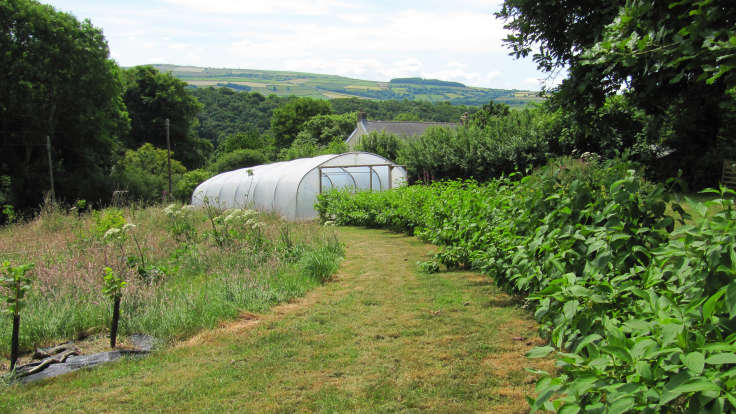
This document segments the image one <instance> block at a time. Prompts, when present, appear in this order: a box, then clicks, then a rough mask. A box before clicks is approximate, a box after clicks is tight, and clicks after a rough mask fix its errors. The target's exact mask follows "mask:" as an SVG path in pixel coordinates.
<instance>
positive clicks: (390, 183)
mask: <svg viewBox="0 0 736 414" xmlns="http://www.w3.org/2000/svg"><path fill="white" fill-rule="evenodd" d="M365 167H368V169H369V170H368V177H369V189H368V191H371V192H372V191H373V172H374V170H373V168H374V167H388V189H389V190H390V189H391V188H393V177H392V175H393V171H394V168H403V169H406V165H398V164H388V163H386V164H358V165H330V166H328V167H323V166H318V167H317V170H318V172H319V179H318V180H317V181H318V182H319V193H318V194H322V177H327V179H328V180H330V182H332V180H331V179H330V177H329V176H328V175H326V174H324V173H323V172H322V169H332V168H334V169H342V170H343V171H345V172H346V173H347V174H349V175H350V176H351V178H352V180H353V182H355V178H353V177H352V174H350V173H348V172H347V170H345V169H346V168H365ZM379 180H380V178H379ZM379 185H380V184H379Z"/></svg>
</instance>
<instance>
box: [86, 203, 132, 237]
mask: <svg viewBox="0 0 736 414" xmlns="http://www.w3.org/2000/svg"><path fill="white" fill-rule="evenodd" d="M92 217H93V219H94V229H93V232H94V235H95V236H96V237H97V238H98V239H99V240H102V239H103V237H104V236H105V233H107V231H108V230H110V229H112V228H118V229H122V228H123V226H125V217H123V210H121V209H119V208H114V207H111V208H107V209H105V210H102V211H95V212H93V213H92Z"/></svg>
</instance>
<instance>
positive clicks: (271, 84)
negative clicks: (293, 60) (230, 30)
mask: <svg viewBox="0 0 736 414" xmlns="http://www.w3.org/2000/svg"><path fill="white" fill-rule="evenodd" d="M153 67H155V68H156V69H157V70H159V71H161V72H169V73H171V74H172V75H173V76H175V77H176V78H178V79H181V80H183V81H185V82H187V83H188V84H189V85H191V86H193V87H197V88H201V87H208V86H214V87H228V88H231V89H234V90H238V91H253V92H259V93H261V94H263V95H270V94H275V95H279V96H288V95H295V96H304V97H311V98H321V99H333V98H363V99H377V100H389V99H397V100H403V99H407V100H421V101H428V102H450V103H452V104H461V105H483V104H486V103H488V102H489V101H491V100H493V101H495V102H501V103H505V104H507V105H510V106H512V107H520V106H525V105H527V104H528V103H531V102H540V101H542V98H540V97H539V95H538V92H535V91H524V90H516V89H490V88H479V87H471V86H465V85H463V84H462V83H459V82H447V81H441V80H436V79H422V78H397V79H392V80H391V81H389V82H376V81H368V80H361V79H352V78H346V77H343V76H337V75H321V74H314V73H304V72H287V71H271V70H254V69H228V68H205V67H197V66H177V65H153Z"/></svg>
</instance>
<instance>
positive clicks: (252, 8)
mask: <svg viewBox="0 0 736 414" xmlns="http://www.w3.org/2000/svg"><path fill="white" fill-rule="evenodd" d="M163 1H164V2H166V3H169V4H173V5H176V6H181V7H186V8H189V9H192V10H196V11H198V12H202V13H218V14H228V15H250V14H261V15H264V14H277V13H284V14H293V15H306V16H318V15H326V14H330V13H332V12H334V11H335V10H340V9H346V8H347V9H351V8H354V7H353V6H351V5H350V4H347V3H344V2H342V1H336V0H309V1H304V0H267V1H264V0H209V1H206V2H205V1H202V0H163Z"/></svg>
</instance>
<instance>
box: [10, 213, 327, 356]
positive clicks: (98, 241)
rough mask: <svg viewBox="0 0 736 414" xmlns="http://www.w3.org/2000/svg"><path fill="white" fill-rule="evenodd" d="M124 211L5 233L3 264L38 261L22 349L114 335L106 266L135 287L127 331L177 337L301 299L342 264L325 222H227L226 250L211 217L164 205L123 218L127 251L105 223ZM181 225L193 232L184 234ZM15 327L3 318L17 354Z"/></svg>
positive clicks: (126, 306) (124, 319)
mask: <svg viewBox="0 0 736 414" xmlns="http://www.w3.org/2000/svg"><path fill="white" fill-rule="evenodd" d="M175 210H176V211H183V210H182V209H180V208H179V207H176V208H175ZM117 213H118V212H115V211H112V210H105V211H102V212H97V213H95V214H83V215H81V216H78V215H77V214H76V213H68V212H66V211H63V210H61V209H58V208H45V209H43V210H42V211H41V212H40V213H39V215H38V216H37V217H35V218H34V219H33V220H30V221H28V222H24V223H16V224H11V225H8V226H5V227H2V228H0V260H10V261H11V262H12V263H14V264H20V263H35V264H36V267H35V270H34V274H33V275H34V283H33V290H32V292H30V294H29V297H28V305H27V308H25V309H24V311H23V314H22V315H21V336H20V344H21V349H22V350H26V351H27V350H31V349H32V348H33V347H34V346H42V345H47V344H50V343H52V342H58V341H63V340H68V339H75V338H77V337H82V336H85V335H89V334H90V333H101V332H104V331H106V329H107V327H108V326H109V324H110V319H111V316H112V315H111V311H110V308H111V304H110V303H109V301H108V300H107V299H106V298H105V296H104V295H103V294H102V293H101V289H102V272H103V269H104V267H105V266H111V267H115V268H116V270H117V271H119V272H121V273H122V274H123V275H124V277H125V279H126V280H127V282H128V284H127V286H126V287H125V289H124V291H123V296H122V303H121V315H122V316H121V320H120V334H121V335H128V334H132V333H139V332H140V333H147V334H150V335H153V336H155V337H157V338H160V339H163V340H175V339H178V338H183V337H187V336H189V335H192V334H193V333H195V332H197V331H198V330H201V329H206V328H211V327H214V326H216V325H217V324H218V323H219V322H220V321H222V320H223V319H227V318H232V317H235V316H237V315H238V314H239V313H240V312H242V311H244V310H245V311H251V312H262V311H264V310H266V309H268V308H269V307H270V306H272V305H274V304H276V303H281V302H286V301H289V300H291V299H293V298H295V297H299V296H302V295H304V294H305V292H307V291H308V290H309V289H311V288H313V287H315V286H317V285H318V284H319V283H321V282H322V281H324V280H326V279H328V278H329V275H331V274H332V273H334V272H335V271H336V268H337V263H338V262H339V259H340V257H341V251H338V250H336V249H335V248H334V244H335V243H336V241H334V239H335V236H334V233H333V232H331V231H330V230H329V229H327V228H324V227H321V226H319V225H317V224H313V223H312V224H310V223H287V222H284V221H282V220H280V219H278V218H277V217H275V216H270V215H264V214H257V215H253V216H252V217H251V216H249V217H250V219H251V222H250V224H249V225H248V226H246V225H245V221H244V220H243V222H242V223H240V225H233V223H232V222H230V223H227V224H226V223H225V222H224V219H223V217H224V216H219V217H220V224H218V226H221V227H219V229H220V233H222V234H225V235H226V237H227V240H226V241H227V243H226V244H223V245H220V244H219V243H218V242H216V240H215V238H214V237H213V231H212V228H211V225H210V223H211V221H210V220H209V217H208V216H207V214H208V213H207V211H204V210H187V211H186V213H185V215H186V217H183V218H182V217H179V218H172V217H171V216H170V215H167V214H166V213H165V212H164V209H163V208H161V207H148V208H135V207H131V208H125V209H122V210H120V211H119V213H120V214H121V215H122V216H123V218H124V221H125V222H129V223H133V224H135V225H136V227H135V229H134V230H131V231H132V232H134V233H131V234H130V235H129V236H128V239H127V240H126V241H125V244H124V246H123V254H121V250H120V249H118V248H117V247H116V246H115V245H112V244H111V243H106V242H105V240H104V237H103V236H102V234H104V230H105V229H104V226H105V224H104V223H105V222H106V220H107V221H114V220H108V219H109V217H112V216H114V215H115V214H117ZM214 213H215V214H218V215H219V214H220V212H214ZM105 217H107V219H105ZM254 223H259V224H258V226H256V227H253V224H254ZM177 225H178V227H177ZM101 226H102V231H101V230H100V227H101ZM182 227H183V228H185V229H187V231H186V232H183V233H182V231H181V228H182ZM182 234H184V235H183V236H182ZM133 237H135V240H136V242H137V244H138V246H136V245H135V244H134V243H133ZM338 245H339V243H338ZM138 247H139V248H140V250H138ZM325 251H329V252H330V254H329V255H324V254H322V252H325ZM121 256H122V257H121ZM141 256H142V257H143V261H145V263H141V259H140V257H141ZM316 256H319V257H320V258H321V259H320V260H322V261H323V262H324V264H323V268H322V270H321V271H320V272H315V271H314V269H313V267H314V264H313V263H312V262H310V261H309V260H308V259H305V258H309V257H316ZM10 330H11V320H10V319H9V318H5V317H3V318H0V353H2V354H8V353H9V349H10V348H9V340H7V341H6V340H4V338H10Z"/></svg>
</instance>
